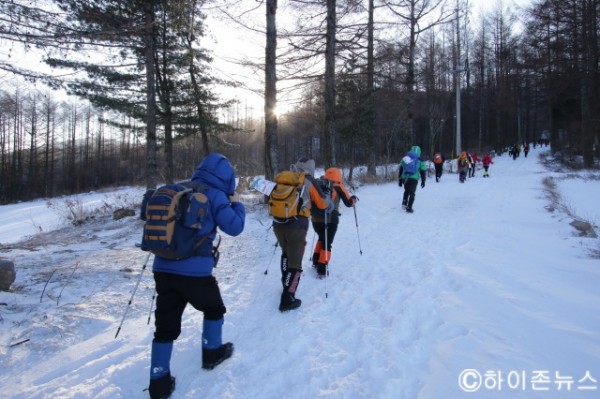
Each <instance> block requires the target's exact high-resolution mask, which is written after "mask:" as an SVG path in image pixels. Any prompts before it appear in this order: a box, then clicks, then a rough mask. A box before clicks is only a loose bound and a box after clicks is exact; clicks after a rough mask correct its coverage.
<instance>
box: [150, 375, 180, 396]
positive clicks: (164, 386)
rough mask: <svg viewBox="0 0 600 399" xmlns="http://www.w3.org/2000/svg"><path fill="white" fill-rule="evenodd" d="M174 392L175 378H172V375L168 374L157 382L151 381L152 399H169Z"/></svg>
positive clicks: (156, 380)
mask: <svg viewBox="0 0 600 399" xmlns="http://www.w3.org/2000/svg"><path fill="white" fill-rule="evenodd" d="M174 390H175V377H171V373H167V374H166V375H164V376H162V377H160V378H157V379H155V380H150V386H149V387H148V392H150V399H167V398H168V397H169V396H171V393H173V391H174Z"/></svg>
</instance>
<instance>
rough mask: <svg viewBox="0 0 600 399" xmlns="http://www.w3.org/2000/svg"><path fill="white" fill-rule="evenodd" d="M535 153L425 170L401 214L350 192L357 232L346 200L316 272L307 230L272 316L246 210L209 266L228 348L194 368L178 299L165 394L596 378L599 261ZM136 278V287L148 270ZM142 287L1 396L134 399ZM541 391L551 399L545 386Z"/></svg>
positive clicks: (399, 394) (370, 392)
mask: <svg viewBox="0 0 600 399" xmlns="http://www.w3.org/2000/svg"><path fill="white" fill-rule="evenodd" d="M535 155H536V151H533V152H532V153H530V155H529V158H527V159H525V158H524V157H521V158H519V159H517V160H514V161H513V160H512V159H509V158H508V157H507V156H506V155H505V156H504V157H500V158H496V161H495V162H496V163H495V164H494V165H492V168H491V170H490V174H491V177H490V178H489V179H483V178H482V177H481V171H479V172H478V175H477V177H475V178H472V179H469V180H468V181H467V182H466V183H464V184H461V183H459V181H458V176H457V175H456V174H450V173H446V174H445V175H444V176H443V177H442V181H441V182H440V183H436V182H435V180H434V179H433V178H431V179H429V180H428V181H427V185H426V187H425V189H421V188H420V187H419V188H418V190H417V197H416V202H415V204H414V209H415V213H414V214H407V213H406V212H405V211H404V210H403V209H402V207H401V205H400V202H401V196H402V192H403V189H401V188H399V187H398V186H397V184H395V183H388V184H381V185H372V186H365V187H362V188H361V189H360V190H359V191H358V192H357V193H356V195H357V196H358V197H359V198H360V202H359V205H358V207H357V209H356V211H357V220H358V231H357V228H356V224H355V218H354V213H353V212H352V209H349V208H342V209H341V211H342V214H343V215H342V217H341V222H340V226H339V228H338V232H337V235H336V237H335V241H334V244H333V254H332V261H331V274H330V277H329V278H328V279H327V280H317V279H316V278H315V275H314V271H313V270H312V269H311V268H310V262H309V253H310V252H311V251H312V248H311V247H310V246H311V244H313V233H312V230H310V231H309V234H308V236H307V249H306V253H305V256H304V259H305V262H304V269H305V272H304V273H303V276H302V279H301V282H300V286H299V290H298V292H297V296H298V297H299V298H301V299H302V301H303V303H302V307H301V308H299V309H298V310H296V311H291V312H287V313H283V314H282V313H280V312H279V311H278V310H277V306H278V301H279V295H280V292H281V283H280V273H279V257H280V250H279V248H276V247H275V245H274V244H275V238H274V234H273V232H272V230H271V229H269V220H268V216H267V215H266V212H265V211H264V210H255V211H252V212H249V213H248V217H247V227H246V230H245V232H244V233H243V234H242V235H241V236H240V237H237V238H231V237H226V236H224V237H223V242H222V244H221V252H222V255H221V261H220V264H219V266H218V268H217V269H216V271H215V275H216V276H217V279H218V280H219V284H220V286H221V290H222V293H223V296H224V300H225V304H226V306H227V309H228V312H227V314H226V316H225V326H224V339H225V340H226V341H232V342H234V344H235V347H236V350H235V353H234V356H233V357H232V359H231V360H228V361H227V362H225V363H223V364H222V365H221V366H219V367H218V368H216V369H215V370H213V371H204V370H202V369H201V368H200V352H201V336H200V334H201V331H200V329H201V325H202V315H201V314H199V313H198V312H196V311H194V310H193V309H191V308H188V309H187V310H186V313H185V314H184V322H183V328H182V334H181V336H180V338H179V339H178V340H177V341H176V343H175V349H174V353H173V359H172V364H171V368H172V372H173V374H174V375H175V376H176V377H177V382H178V384H177V390H176V391H175V392H174V394H173V395H172V398H174V399H178V398H200V397H206V398H219V399H226V398H231V399H233V398H261V399H263V398H266V399H270V398H283V397H285V398H291V399H304V398H307V399H308V398H317V397H318V398H336V399H337V398H394V399H396V398H400V399H415V398H421V399H430V398H431V399H438V398H460V397H463V395H464V397H468V396H469V395H471V397H478V398H489V397H511V398H529V397H531V395H532V390H531V387H530V386H527V387H525V388H529V389H522V390H518V389H517V390H514V389H513V390H509V389H508V388H506V387H504V388H505V389H503V390H502V391H503V392H499V391H498V390H493V389H482V392H479V393H478V394H475V395H474V396H473V394H467V393H464V392H463V390H462V389H461V388H460V386H459V384H458V382H457V380H458V377H459V374H460V373H461V372H462V371H463V370H464V369H468V368H471V369H477V370H479V371H480V372H481V373H482V374H483V373H484V371H486V370H501V371H503V372H506V373H508V372H510V371H524V372H526V373H529V372H531V371H532V370H547V371H548V372H551V373H555V372H560V373H562V374H571V375H573V376H574V377H577V379H579V378H581V377H582V376H583V372H584V371H585V370H589V371H591V372H594V371H595V372H596V374H597V375H595V377H596V378H598V377H600V369H598V368H596V369H594V367H597V365H598V359H599V358H600V333H599V331H600V316H599V315H598V312H597V309H598V307H599V306H600V294H599V293H598V289H597V285H598V281H600V268H598V267H597V260H593V259H589V258H586V257H584V256H583V249H582V245H581V242H580V239H579V238H578V237H576V236H575V235H574V234H573V229H572V227H570V226H569V225H568V223H566V222H565V221H564V220H563V219H562V218H561V216H560V215H553V214H551V213H549V212H548V211H547V210H545V209H544V206H545V205H546V204H547V202H548V201H547V200H546V199H545V195H544V192H543V185H542V179H543V178H544V177H545V176H547V175H549V174H550V172H547V171H545V170H544V168H543V167H542V166H541V165H540V164H538V162H537V159H536V158H535ZM136 234H137V233H136ZM540 237H543V239H539V238H540ZM136 239H137V236H136V237H132V238H131V240H130V241H131V242H132V243H133V242H135V240H136ZM359 240H360V248H361V249H362V255H361V254H360V251H359ZM117 249H118V248H117ZM132 255H133V254H132V252H131V251H126V253H125V254H124V257H126V258H127V259H124V262H127V263H131V261H132ZM133 256H135V255H133ZM142 257H143V254H139V258H142ZM138 263H139V262H138ZM265 270H268V273H267V274H265V273H264V272H265ZM143 281H144V283H143V286H144V287H151V286H152V280H151V276H150V273H148V275H146V276H145V277H144V279H143ZM134 284H135V279H131V281H130V282H129V288H130V289H133V285H134ZM109 295H111V293H110V292H108V293H104V296H103V297H107V296H109ZM112 295H119V296H120V298H121V300H126V299H128V298H129V296H128V294H127V293H123V292H120V293H113V294H112ZM150 295H151V293H150V292H149V290H148V289H141V290H140V293H139V294H138V296H137V297H136V302H135V306H133V307H132V309H131V313H130V315H129V317H128V318H127V320H126V322H125V324H124V326H123V330H122V332H121V334H120V335H119V338H118V339H116V340H115V339H114V333H115V331H116V327H117V325H118V323H119V322H120V320H121V316H122V312H123V310H124V307H125V304H126V303H125V302H123V304H122V306H123V307H116V308H106V309H104V313H103V314H99V315H98V316H97V318H98V319H101V320H102V319H104V322H106V320H112V322H113V323H112V324H110V325H109V326H107V327H105V328H103V330H102V332H101V333H100V334H98V335H95V336H90V337H88V338H87V339H84V340H83V341H81V342H79V343H76V344H74V345H73V346H72V347H71V348H70V349H68V350H65V351H62V352H58V353H48V356H49V357H48V358H47V359H40V360H39V363H38V364H37V365H35V366H33V367H31V369H30V370H21V371H23V375H21V376H20V377H18V378H17V382H18V383H17V384H12V385H7V382H9V381H10V379H8V378H6V377H0V382H1V383H2V385H3V386H4V387H5V388H4V389H5V390H6V391H8V394H9V397H11V398H58V397H60V398H127V399H129V398H145V397H147V393H146V392H143V391H142V389H143V388H144V387H145V386H147V383H148V374H149V371H148V370H149V349H150V342H151V340H152V333H153V328H152V325H150V326H148V325H147V324H146V322H147V317H148V307H149V305H150ZM100 299H102V298H100ZM112 303H114V301H113V302H112ZM582 313H585V314H586V315H587V317H585V318H584V317H582V316H581V314H582ZM565 353H566V354H565ZM566 359H571V360H566ZM552 377H554V374H552ZM552 385H554V384H552ZM507 390H508V391H509V393H507V392H505V391H507ZM503 394H504V395H506V396H502V395H503ZM572 394H573V395H574V397H577V398H582V397H583V398H591V397H594V396H593V395H594V394H597V392H583V391H581V392H572ZM495 395H500V396H495ZM588 395H589V396H588ZM543 397H544V399H545V398H555V397H556V398H557V397H565V396H564V392H558V391H557V390H556V388H554V389H553V390H551V391H550V392H544V393H543Z"/></svg>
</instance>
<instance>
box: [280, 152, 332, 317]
mask: <svg viewBox="0 0 600 399" xmlns="http://www.w3.org/2000/svg"><path fill="white" fill-rule="evenodd" d="M290 174H292V175H293V176H291V177H290ZM314 174H315V161H314V160H312V159H308V158H300V159H299V160H298V161H297V162H296V163H295V164H293V165H291V166H290V170H289V171H285V172H281V173H280V174H278V175H277V176H275V182H276V183H278V185H277V186H276V187H275V190H273V193H271V196H270V198H269V202H270V203H271V204H270V207H271V213H272V215H273V231H274V232H275V237H277V242H278V243H279V246H280V247H281V263H280V267H281V285H282V286H283V292H282V293H281V300H280V302H279V310H280V311H281V312H285V311H288V310H292V309H296V308H298V307H300V305H301V304H302V301H301V300H300V299H298V298H296V290H297V289H298V284H299V283H300V275H301V274H302V259H303V258H304V249H305V247H306V233H307V232H308V223H309V220H308V218H309V217H310V210H311V203H312V204H314V205H315V206H316V207H317V208H319V209H325V210H327V211H328V212H331V211H333V202H331V200H330V199H329V198H328V196H327V195H326V194H325V193H323V191H322V190H321V188H320V187H319V185H318V184H317V182H316V179H315V178H314ZM284 178H285V181H286V182H290V181H301V184H300V186H299V187H297V188H296V187H294V188H293V190H294V193H297V195H298V201H296V202H295V203H294V206H293V209H289V207H288V206H286V208H285V209H286V211H285V214H283V213H280V212H281V211H279V209H281V207H279V206H278V204H277V203H276V201H277V200H278V197H275V196H274V194H276V193H278V192H279V191H281V190H280V189H279V186H280V185H282V186H287V185H289V184H288V183H281V182H283V181H284ZM284 188H285V187H284ZM282 190H283V189H282Z"/></svg>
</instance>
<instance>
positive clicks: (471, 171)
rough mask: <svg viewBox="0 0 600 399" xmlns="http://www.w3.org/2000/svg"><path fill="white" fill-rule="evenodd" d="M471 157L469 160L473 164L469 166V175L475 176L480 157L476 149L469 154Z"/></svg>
mask: <svg viewBox="0 0 600 399" xmlns="http://www.w3.org/2000/svg"><path fill="white" fill-rule="evenodd" d="M469 157H470V159H469V161H470V162H471V165H470V166H469V177H475V167H476V166H477V162H479V157H478V156H477V154H476V153H475V151H473V152H472V153H471V154H469Z"/></svg>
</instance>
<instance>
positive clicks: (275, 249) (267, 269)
mask: <svg viewBox="0 0 600 399" xmlns="http://www.w3.org/2000/svg"><path fill="white" fill-rule="evenodd" d="M277 245H279V241H275V247H274V248H273V255H271V260H270V261H269V264H268V265H267V268H266V269H265V274H269V267H271V263H272V262H273V258H274V257H275V252H276V251H277Z"/></svg>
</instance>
